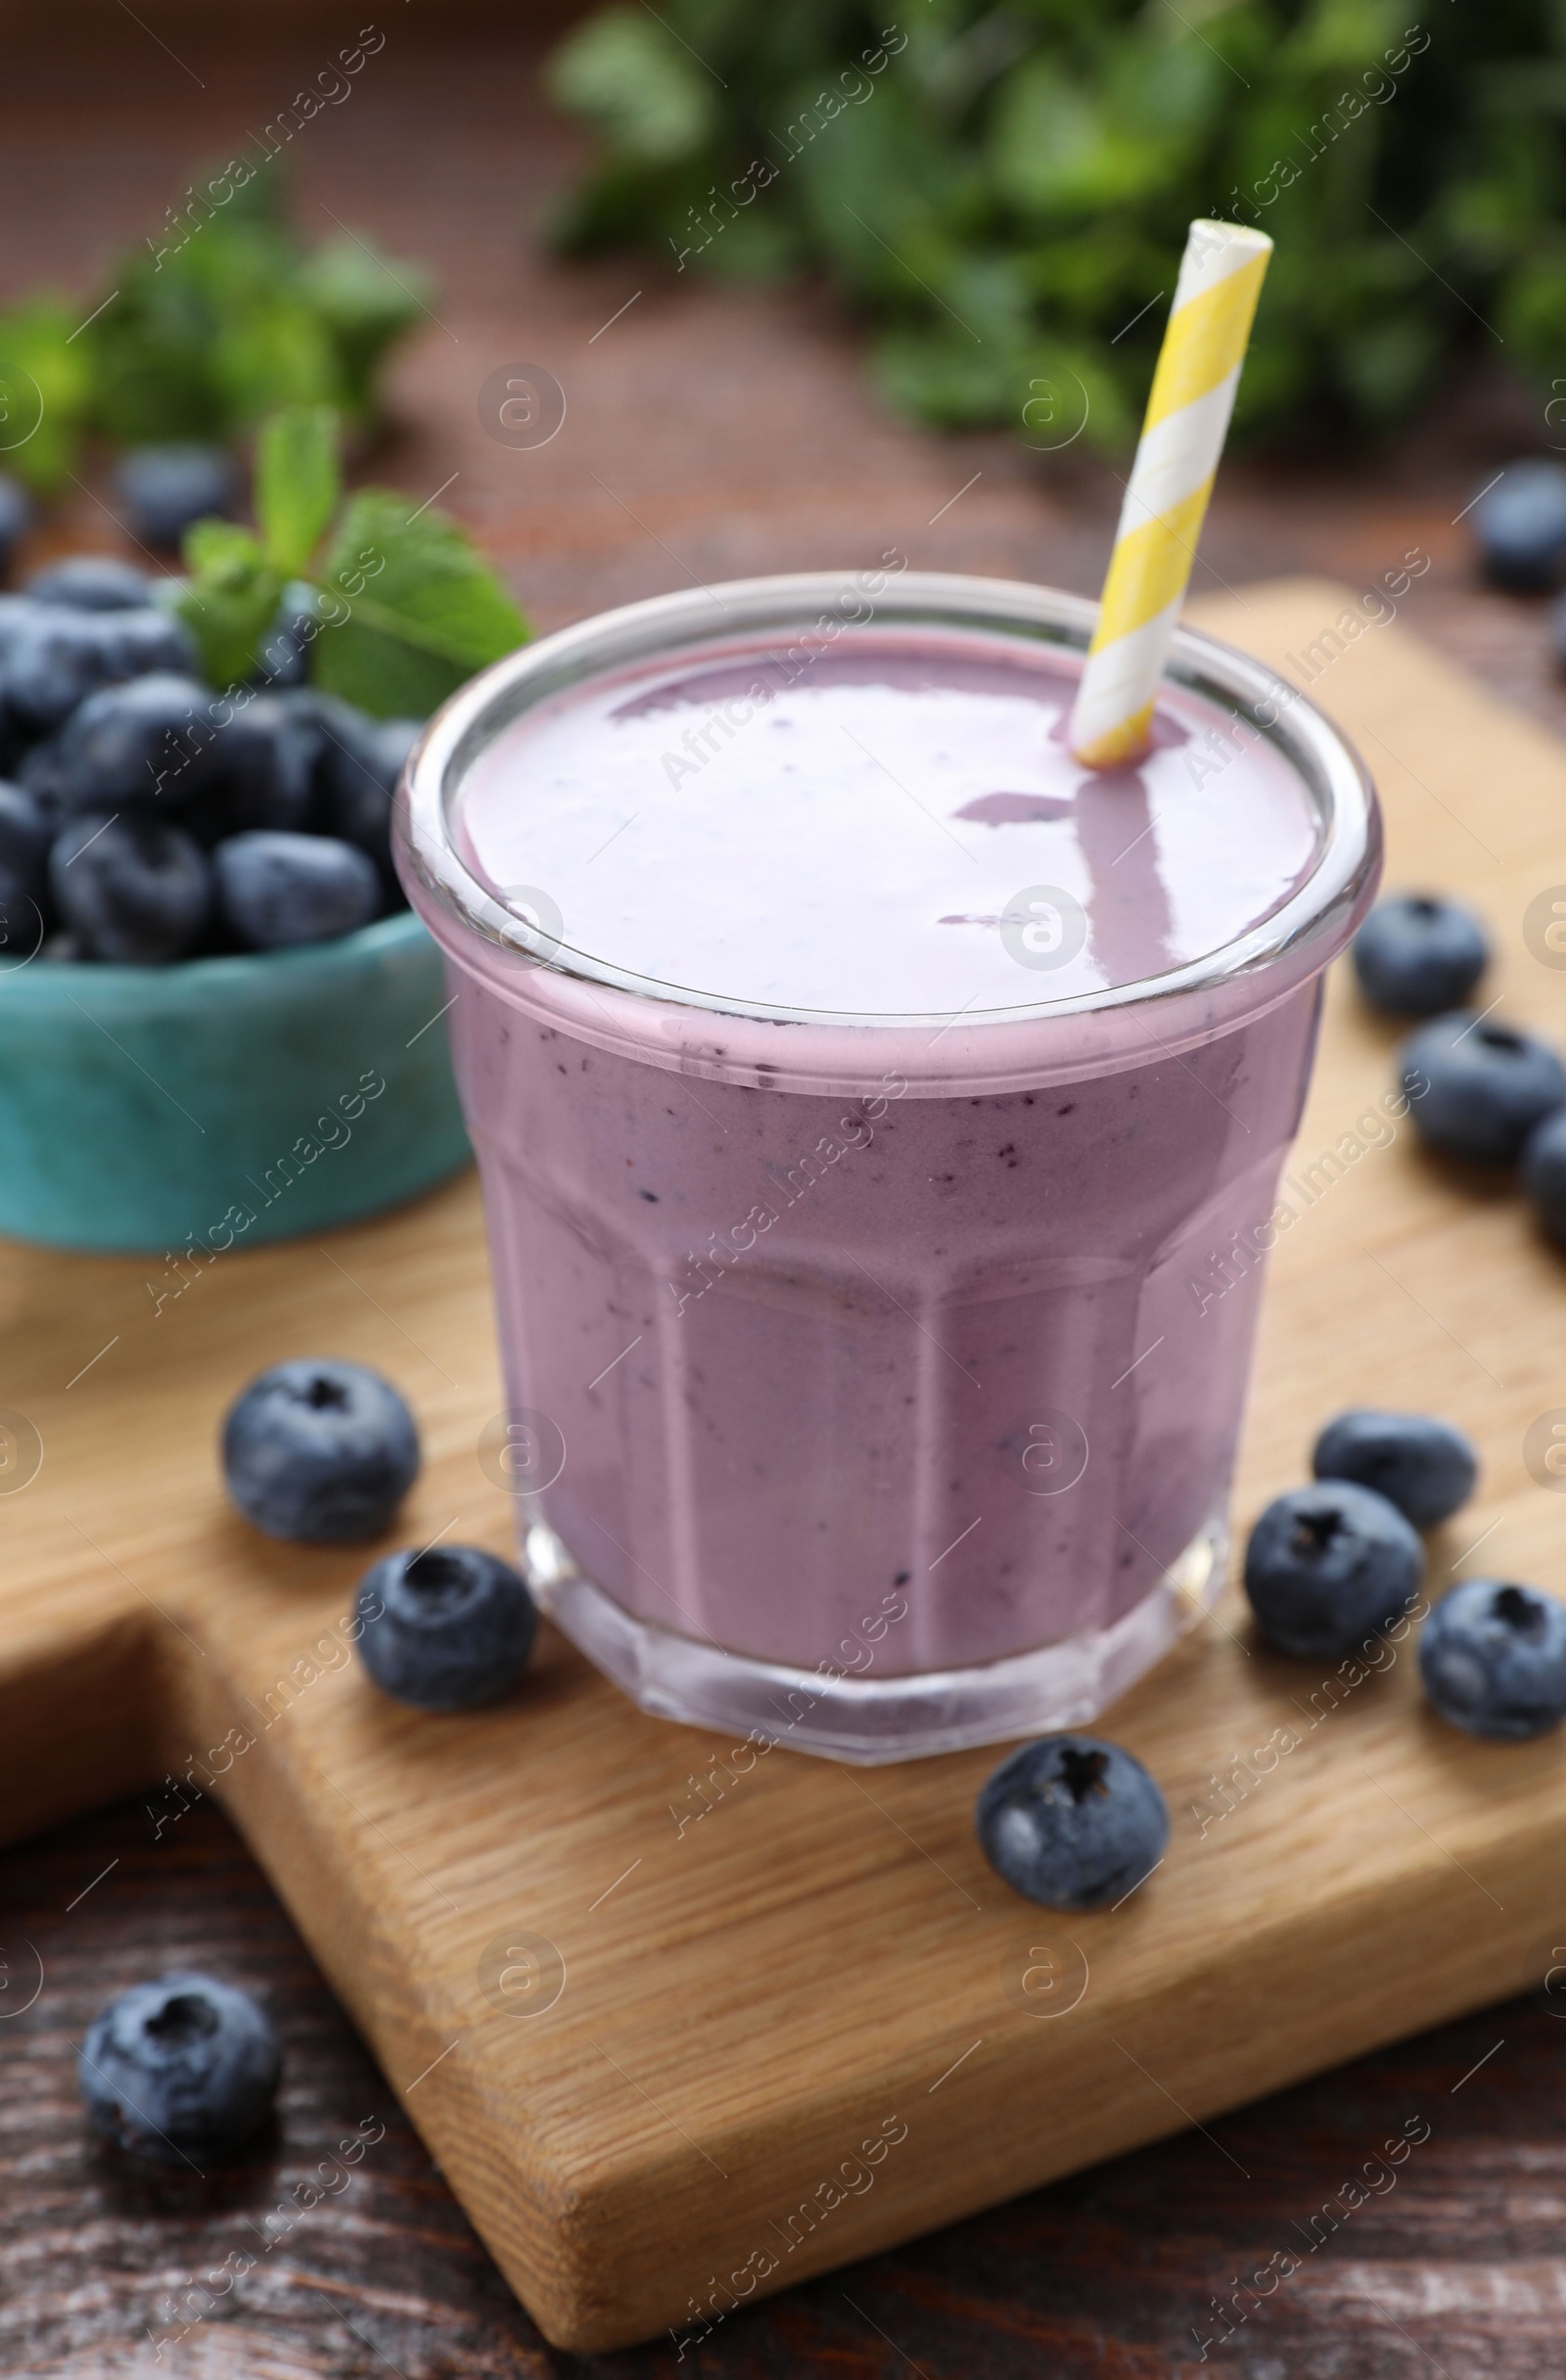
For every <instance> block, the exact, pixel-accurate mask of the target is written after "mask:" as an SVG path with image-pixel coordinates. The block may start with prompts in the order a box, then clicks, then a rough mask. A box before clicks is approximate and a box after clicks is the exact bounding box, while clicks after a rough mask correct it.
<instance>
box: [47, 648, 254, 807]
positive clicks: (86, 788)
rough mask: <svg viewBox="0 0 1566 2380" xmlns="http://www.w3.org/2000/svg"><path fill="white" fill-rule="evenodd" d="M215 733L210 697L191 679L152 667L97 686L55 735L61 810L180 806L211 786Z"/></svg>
mask: <svg viewBox="0 0 1566 2380" xmlns="http://www.w3.org/2000/svg"><path fill="white" fill-rule="evenodd" d="M218 735H219V729H218V725H217V721H216V719H215V718H214V716H213V707H212V697H211V695H210V693H209V692H208V690H207V687H205V686H203V685H202V684H201V683H200V682H199V680H198V679H196V678H193V677H182V676H179V675H177V674H176V673H175V672H174V671H173V670H171V669H157V670H153V671H152V672H151V673H150V674H149V675H148V676H146V677H136V678H132V679H131V680H130V681H129V683H128V684H126V685H123V686H103V687H100V688H99V690H98V692H97V693H96V694H90V695H89V696H88V697H87V699H86V701H85V702H84V703H80V704H78V705H77V707H76V709H74V710H73V711H72V712H71V714H70V716H69V719H67V721H66V723H65V725H64V727H63V728H62V729H61V730H60V742H59V776H60V783H61V785H62V787H63V789H64V793H65V799H66V804H67V807H68V808H71V809H130V808H136V809H149V808H151V807H152V806H153V804H154V803H158V804H160V805H161V806H163V807H165V808H168V809H173V808H179V807H183V805H184V804H185V803H186V802H188V801H194V800H195V799H196V797H197V796H198V795H199V794H201V793H202V792H203V791H204V790H205V788H206V787H207V785H209V784H210V783H211V781H212V778H213V776H214V774H215V771H216V767H217V751H216V748H217V743H218Z"/></svg>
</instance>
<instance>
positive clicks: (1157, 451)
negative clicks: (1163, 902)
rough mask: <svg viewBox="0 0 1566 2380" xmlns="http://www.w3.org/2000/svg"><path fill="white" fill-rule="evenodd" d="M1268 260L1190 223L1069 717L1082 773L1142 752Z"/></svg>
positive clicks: (1211, 228)
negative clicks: (1101, 596) (1084, 767)
mask: <svg viewBox="0 0 1566 2380" xmlns="http://www.w3.org/2000/svg"><path fill="white" fill-rule="evenodd" d="M1271 253H1272V243H1271V241H1270V240H1269V239H1268V238H1267V234H1266V232H1261V231H1250V230H1247V229H1246V228H1245V226H1244V225H1242V224H1239V223H1208V222H1197V223H1193V224H1192V225H1191V230H1190V237H1189V238H1188V240H1187V241H1186V243H1185V254H1184V256H1183V257H1182V259H1181V261H1180V277H1179V280H1178V282H1177V283H1176V285H1175V290H1174V305H1173V306H1172V307H1171V308H1170V317H1169V324H1168V328H1167V329H1166V330H1165V333H1164V344H1163V347H1162V348H1161V350H1160V352H1159V358H1158V370H1157V371H1156V372H1155V373H1154V375H1153V391H1152V394H1151V395H1150V396H1149V398H1148V400H1147V418H1146V419H1145V421H1144V422H1143V424H1142V435H1141V438H1140V440H1139V441H1138V443H1137V448H1136V460H1135V462H1134V463H1133V464H1132V466H1131V476H1130V480H1129V482H1128V486H1127V489H1126V500H1125V502H1124V504H1123V505H1122V506H1121V514H1120V526H1119V527H1118V529H1117V530H1116V532H1115V550H1114V552H1113V554H1112V555H1111V556H1110V562H1109V575H1108V577H1107V578H1106V579H1105V581H1104V600H1103V602H1102V604H1101V605H1100V607H1099V613H1098V625H1097V627H1096V628H1095V629H1094V631H1093V641H1092V644H1091V645H1090V646H1089V647H1088V653H1087V661H1086V664H1085V666H1084V668H1083V670H1082V684H1081V686H1080V687H1079V688H1078V692H1077V702H1076V706H1075V708H1074V709H1073V711H1072V717H1071V749H1072V751H1073V753H1074V754H1075V755H1076V756H1077V758H1078V759H1079V760H1082V761H1083V762H1085V764H1086V765H1087V766H1088V767H1089V768H1115V767H1117V766H1119V765H1120V764H1121V763H1122V762H1124V761H1127V760H1133V759H1135V758H1136V757H1137V755H1139V754H1141V753H1142V752H1144V751H1145V750H1146V748H1147V740H1148V729H1149V726H1150V725H1151V722H1152V716H1153V704H1154V700H1155V698H1156V696H1157V693H1158V686H1159V680H1160V679H1161V678H1162V676H1163V674H1164V664H1165V662H1166V661H1167V660H1168V658H1169V649H1170V644H1171V642H1172V640H1173V638H1174V628H1175V623H1176V621H1177V619H1178V618H1179V610H1180V605H1181V603H1182V602H1183V600H1184V596H1185V586H1186V581H1187V580H1188V579H1189V577H1190V574H1191V565H1192V563H1193V562H1194V561H1195V560H1196V540H1197V538H1198V537H1199V536H1200V535H1201V532H1202V519H1203V516H1204V514H1205V513H1206V511H1207V499H1208V497H1209V495H1210V494H1211V492H1212V487H1213V475H1214V473H1215V472H1216V471H1217V469H1218V462H1219V456H1220V455H1221V453H1222V451H1223V438H1224V434H1225V433H1226V431H1227V429H1228V426H1229V415H1230V414H1231V413H1232V412H1233V410H1234V391H1235V389H1237V388H1238V386H1239V379H1240V366H1241V364H1242V363H1243V362H1244V360H1245V346H1246V342H1247V340H1248V339H1249V338H1250V336H1251V322H1252V319H1253V317H1254V315H1255V313H1256V301H1257V298H1259V297H1260V295H1261V291H1262V276H1263V274H1264V273H1265V272H1266V271H1267V258H1268V256H1269V255H1270V254H1271Z"/></svg>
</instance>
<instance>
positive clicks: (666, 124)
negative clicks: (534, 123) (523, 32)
mask: <svg viewBox="0 0 1566 2380" xmlns="http://www.w3.org/2000/svg"><path fill="white" fill-rule="evenodd" d="M549 88H550V95H551V97H552V98H554V99H556V100H557V101H558V102H559V104H560V105H561V107H563V108H565V109H566V110H568V111H569V112H570V113H571V114H575V115H580V116H584V117H585V118H586V120H587V121H588V122H589V123H590V124H592V125H593V126H594V128H595V130H597V131H598V132H599V133H600V134H601V135H602V136H603V138H604V140H605V141H606V142H607V143H608V145H609V147H610V148H611V149H613V150H617V151H619V152H620V153H621V154H622V156H625V157H631V158H635V159H636V160H638V161H639V162H640V163H642V164H646V165H667V164H668V163H670V162H671V161H672V160H675V159H678V158H685V157H689V156H690V155H691V154H692V153H693V151H695V150H697V149H699V148H700V147H701V146H702V144H703V142H704V141H705V140H706V139H707V138H708V136H709V134H710V133H711V132H712V130H713V129H714V122H715V118H716V109H715V108H714V104H713V103H714V90H715V86H714V84H713V83H712V82H711V80H710V78H709V76H708V74H707V72H706V69H704V68H703V67H702V66H701V65H700V64H699V63H698V62H697V60H696V59H695V58H693V57H692V55H691V53H690V52H689V51H688V50H685V49H682V48H681V47H680V46H679V43H678V42H677V41H676V40H675V38H674V36H673V35H672V34H671V33H669V32H668V31H666V30H665V28H664V26H663V25H662V24H661V23H659V22H658V21H657V20H656V19H655V18H653V17H651V16H649V15H648V14H647V12H646V11H644V10H640V9H634V8H610V9H605V10H604V11H603V12H602V14H601V15H599V16H597V17H592V18H589V20H588V22H587V23H585V24H583V25H581V26H580V27H578V29H577V30H576V32H574V33H571V34H569V35H568V36H567V38H566V40H565V42H564V43H563V44H562V46H561V47H560V48H559V49H558V50H557V51H556V52H555V56H554V60H553V63H552V65H551V67H550V70H549Z"/></svg>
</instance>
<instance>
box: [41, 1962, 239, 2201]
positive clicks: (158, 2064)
mask: <svg viewBox="0 0 1566 2380" xmlns="http://www.w3.org/2000/svg"><path fill="white" fill-rule="evenodd" d="M282 2063H283V2059H282V2051H281V2050H280V2048H279V2046H278V2039H277V2035H276V2034H275V2033H274V2032H273V2030H272V2027H271V2023H270V2021H269V2020H268V2018H267V2017H266V2016H265V2015H264V2013H263V2012H262V2010H261V2009H260V2008H258V2007H257V2006H256V2004H255V2002H254V2000H253V1999H252V1998H251V1996H250V1993H249V1992H248V1991H239V1990H237V1989H236V1987H235V1986H234V1985H232V1984H222V1983H219V1982H217V1980H216V1979H215V1977H213V1976H210V1975H198V1974H195V1973H193V1972H189V1971H186V1970H183V1969H181V1970H177V1971H176V1972H174V1973H173V1974H169V1975H164V1976H161V1977H160V1978H159V1980H158V1981H157V1982H156V1983H151V1984H135V1985H133V1986H132V1987H131V1989H130V1990H129V1991H122V1992H121V1993H120V1994H119V1996H118V1998H117V1999H114V2000H111V2001H110V2003H109V2005H108V2007H107V2008H106V2009H105V2010H104V2011H103V2014H102V2015H101V2016H98V2017H95V2018H94V2019H93V2022H92V2023H91V2025H89V2027H88V2028H87V2037H86V2039H85V2041H84V2042H83V2043H82V2047H81V2051H80V2054H79V2056H78V2059H77V2065H76V2073H77V2080H78V2082H79V2083H80V2086H81V2095H82V2098H83V2100H84V2101H85V2103H86V2109H87V2116H88V2120H89V2122H90V2123H91V2124H92V2126H93V2128H94V2129H95V2130H96V2131H99V2132H101V2133H102V2134H103V2136H104V2137H105V2139H107V2140H112V2141H114V2142H115V2144H116V2145H117V2146H118V2147H120V2148H123V2149H129V2150H130V2151H132V2152H133V2154H135V2155H137V2156H139V2157H144V2158H147V2159H149V2160H151V2161H152V2162H153V2163H155V2164H159V2165H196V2166H198V2167H199V2166H200V2164H201V2162H202V2159H203V2158H204V2157H208V2158H210V2157H220V2156H223V2155H225V2154H231V2153H232V2152H233V2151H235V2150H237V2149H242V2148H243V2147H244V2146H245V2144H246V2142H247V2141H249V2140H252V2139H253V2137H254V2135H255V2134H256V2133H257V2132H258V2131H259V2130H260V2129H261V2127H262V2126H263V2125H264V2124H265V2123H266V2121H267V2119H268V2118H269V2117H270V2115H271V2114H272V2110H273V2106H274V2104H275V2102H276V2098H277V2083H278V2076H279V2074H280V2073H281V2071H282Z"/></svg>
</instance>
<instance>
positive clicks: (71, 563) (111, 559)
mask: <svg viewBox="0 0 1566 2380" xmlns="http://www.w3.org/2000/svg"><path fill="white" fill-rule="evenodd" d="M152 583H153V582H152V580H151V579H150V578H149V577H148V575H147V573H146V572H145V571H138V570H137V569H136V568H135V566H134V564H132V563H129V562H121V561H120V560H119V558H118V556H117V555H115V554H68V555H67V557H66V559H65V561H64V562H51V563H50V564H49V565H48V567H47V569H45V570H41V571H34V572H33V574H32V576H31V577H30V578H29V579H28V581H27V583H26V586H25V588H24V589H23V592H24V593H25V594H26V595H27V596H28V597H30V599H31V600H32V602H34V603H46V604H51V605H59V606H60V607H61V608H63V609H64V610H66V611H69V612H133V611H135V610H137V609H138V608H139V607H140V606H141V605H143V604H146V603H150V602H151V601H152Z"/></svg>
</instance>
